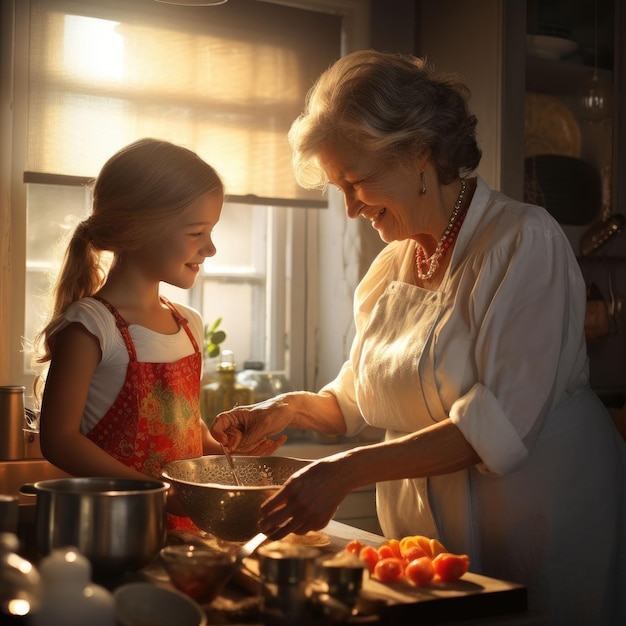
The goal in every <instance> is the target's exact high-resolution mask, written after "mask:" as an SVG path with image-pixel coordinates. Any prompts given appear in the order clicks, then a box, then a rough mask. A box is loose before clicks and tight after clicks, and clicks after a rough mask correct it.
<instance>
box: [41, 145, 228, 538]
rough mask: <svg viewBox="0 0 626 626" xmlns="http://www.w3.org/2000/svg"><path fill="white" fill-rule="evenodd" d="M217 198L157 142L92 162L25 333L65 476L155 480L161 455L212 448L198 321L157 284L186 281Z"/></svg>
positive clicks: (171, 502) (204, 251)
mask: <svg viewBox="0 0 626 626" xmlns="http://www.w3.org/2000/svg"><path fill="white" fill-rule="evenodd" d="M223 198H224V194H223V186H222V182H221V180H220V178H219V176H218V175H217V173H216V172H215V171H214V170H213V168H212V167H211V166H209V165H208V164H207V163H205V162H204V161H202V160H201V159H200V158H199V157H198V156H197V155H196V154H194V153H193V152H191V151H189V150H187V149H186V148H182V147H180V146H176V145H173V144H171V143H168V142H165V141H159V140H155V139H142V140H139V141H137V142H135V143H133V144H131V145H129V146H127V147H125V148H123V149H122V150H120V151H119V152H118V153H117V154H115V155H113V157H111V158H110V159H109V161H108V162H107V163H105V165H104V167H103V168H102V171H101V172H100V175H99V176H98V178H97V180H96V182H95V185H94V188H93V209H92V213H91V215H90V216H89V217H88V218H87V219H86V220H84V221H83V222H81V223H80V224H78V226H77V227H76V230H75V231H74V233H73V236H72V238H71V240H70V243H69V245H68V248H67V250H66V253H65V259H64V263H63V266H62V268H61V273H60V276H59V278H58V281H57V283H56V286H55V289H54V292H53V296H54V309H53V313H52V319H51V320H50V322H49V323H48V324H47V326H45V328H44V329H43V331H42V332H41V333H40V335H39V337H38V339H37V345H38V346H39V355H38V361H39V362H40V363H44V364H45V363H48V362H49V368H48V373H47V377H46V382H45V389H44V392H43V399H42V403H41V426H40V428H41V435H40V437H41V449H42V452H43V454H44V456H45V457H46V458H47V459H48V460H49V461H50V462H52V463H53V464H54V465H56V466H58V467H60V468H61V469H63V470H64V471H66V472H68V473H69V474H72V475H74V476H115V477H122V478H123V477H126V478H145V476H149V477H153V478H159V477H160V470H161V468H162V467H163V466H164V465H165V464H166V463H169V462H170V461H174V460H178V459H184V458H192V457H198V456H202V455H203V454H216V453H220V451H221V450H220V447H219V445H218V444H217V443H216V442H215V440H214V439H213V438H212V437H211V436H210V434H209V432H208V429H207V427H206V425H205V424H204V422H203V421H202V419H201V417H200V408H199V397H200V378H201V370H202V345H203V324H202V319H201V318H200V315H199V314H198V313H197V312H196V311H194V310H193V309H190V308H189V307H186V306H183V305H181V304H176V305H174V304H172V303H171V302H169V301H168V300H166V299H165V298H164V297H163V296H161V295H160V294H159V283H160V282H165V283H169V284H171V285H175V286H176V287H180V288H183V289H189V288H190V287H192V286H193V284H194V282H195V281H196V277H197V276H198V272H199V270H200V267H201V265H202V263H203V261H204V259H205V258H206V257H210V256H213V255H214V254H215V252H216V250H215V246H214V245H213V241H212V239H211V233H212V230H213V228H214V227H215V224H216V223H217V221H218V220H219V218H220V213H221V210H222V203H223ZM105 252H108V253H110V255H109V256H111V257H112V260H111V262H110V269H109V270H108V271H107V270H106V267H105V265H106V264H105V260H106V259H105V257H104V255H103V253H105ZM168 511H169V512H170V513H172V514H175V515H170V516H169V519H168V526H169V528H188V527H189V525H190V522H189V520H188V519H187V518H184V517H180V516H184V510H183V509H182V508H181V505H180V504H179V503H178V502H177V500H176V498H175V496H174V494H173V493H172V492H170V495H169V498H168Z"/></svg>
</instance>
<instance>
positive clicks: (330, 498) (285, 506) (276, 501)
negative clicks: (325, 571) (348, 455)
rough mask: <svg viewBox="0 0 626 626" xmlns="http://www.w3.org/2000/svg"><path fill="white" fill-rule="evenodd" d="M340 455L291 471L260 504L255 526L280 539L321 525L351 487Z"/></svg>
mask: <svg viewBox="0 0 626 626" xmlns="http://www.w3.org/2000/svg"><path fill="white" fill-rule="evenodd" d="M340 455H341V453H340ZM340 455H334V456H333V457H328V458H326V459H320V460H319V461H316V462H314V463H312V464H311V465H307V466H306V467H304V468H302V469H301V470H298V471H297V472H296V473H295V474H293V475H292V476H291V477H290V478H289V479H288V480H287V481H286V482H285V484H284V485H283V487H282V488H281V489H280V490H279V491H277V492H276V493H275V494H274V495H273V496H271V497H270V498H268V499H267V500H266V501H265V502H264V503H263V504H262V506H261V517H260V519H259V524H258V527H259V530H260V531H261V532H263V533H265V534H266V535H268V537H271V538H272V539H280V538H281V537H284V536H285V535H287V534H288V533H297V534H304V533H306V532H307V531H309V530H319V529H321V528H324V527H325V526H326V525H327V524H328V522H330V520H331V519H332V518H333V517H334V515H335V513H336V512H337V509H338V508H339V505H340V504H341V502H342V500H343V499H344V498H345V497H346V495H347V494H348V493H349V491H350V490H351V486H350V484H349V473H348V472H347V471H343V469H344V468H342V467H341V460H340V459H339V457H340ZM331 459H332V460H331Z"/></svg>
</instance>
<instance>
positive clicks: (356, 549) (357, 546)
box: [346, 539, 363, 555]
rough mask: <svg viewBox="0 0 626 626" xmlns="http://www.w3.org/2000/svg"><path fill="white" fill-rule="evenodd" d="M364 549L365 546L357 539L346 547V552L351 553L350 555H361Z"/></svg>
mask: <svg viewBox="0 0 626 626" xmlns="http://www.w3.org/2000/svg"><path fill="white" fill-rule="evenodd" d="M362 548H363V544H362V543H361V542H360V541H358V540H357V539H353V540H352V541H351V542H350V543H348V545H347V546H346V552H349V553H350V554H356V555H358V554H360V552H361V549H362Z"/></svg>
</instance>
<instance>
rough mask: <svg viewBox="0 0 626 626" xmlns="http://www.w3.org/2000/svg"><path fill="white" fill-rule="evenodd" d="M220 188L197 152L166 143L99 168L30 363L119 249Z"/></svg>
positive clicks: (45, 356)
mask: <svg viewBox="0 0 626 626" xmlns="http://www.w3.org/2000/svg"><path fill="white" fill-rule="evenodd" d="M216 193H217V194H222V195H223V193H224V187H223V184H222V181H221V179H220V177H219V176H218V174H217V172H216V171H215V170H214V169H213V168H212V167H211V166H210V165H208V164H207V163H205V162H204V161H203V160H202V159H201V158H200V157H199V156H198V155H197V154H195V153H194V152H192V151H191V150H188V149H187V148H183V147H182V146H177V145H174V144H172V143H169V142H167V141H162V140H158V139H140V140H138V141H135V142H134V143H132V144H130V145H128V146H126V147H125V148H122V149H121V150H120V151H119V152H117V153H116V154H114V155H113V156H112V157H111V158H110V159H109V160H108V161H107V162H106V163H105V164H104V166H103V167H102V170H101V171H100V174H99V175H98V177H97V178H96V180H95V182H94V184H93V200H92V211H91V215H90V216H89V217H88V218H87V219H85V220H84V221H82V222H80V223H79V224H78V226H77V227H76V229H75V230H74V232H73V234H72V236H71V239H70V241H69V244H68V246H67V248H66V250H65V255H64V258H63V263H62V266H61V270H60V273H59V275H58V278H57V280H56V283H55V284H54V287H53V289H52V294H51V300H52V311H51V316H50V321H49V322H48V323H47V324H46V326H45V327H44V328H43V329H42V330H41V331H40V332H39V333H38V335H37V336H36V338H35V345H34V347H35V362H36V363H40V364H41V363H46V362H47V361H49V360H50V347H49V343H48V339H49V335H50V331H51V329H53V328H54V327H55V326H56V324H57V322H58V320H59V318H60V317H61V316H62V315H63V313H64V312H65V311H66V309H67V308H68V307H69V306H70V304H72V303H73V302H75V301H76V300H79V299H81V298H85V297H88V296H92V295H93V294H94V293H96V291H98V289H100V288H101V287H102V285H103V284H104V282H105V280H106V277H107V266H108V264H107V263H106V262H105V261H106V259H105V255H106V254H107V253H110V256H112V260H111V264H112V265H114V264H115V262H116V260H117V259H118V258H119V257H120V256H121V255H123V254H124V253H125V252H130V251H134V250H137V249H139V248H141V247H143V246H146V245H148V244H150V243H153V242H156V241H158V240H159V239H161V238H162V237H163V236H164V235H165V234H166V233H167V232H168V231H169V230H170V229H171V228H172V226H173V225H174V224H175V222H177V221H178V220H180V217H181V214H182V213H184V211H185V210H187V209H188V208H189V207H190V206H192V205H193V204H195V203H196V202H197V201H198V200H200V199H201V198H203V197H204V196H207V195H210V194H216Z"/></svg>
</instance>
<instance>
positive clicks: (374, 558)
mask: <svg viewBox="0 0 626 626" xmlns="http://www.w3.org/2000/svg"><path fill="white" fill-rule="evenodd" d="M359 557H360V558H361V560H362V561H365V562H366V563H367V569H369V571H370V574H372V573H373V572H374V567H375V566H376V563H378V560H379V559H378V552H377V551H376V548H372V546H364V547H363V548H361V551H360V552H359Z"/></svg>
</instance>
